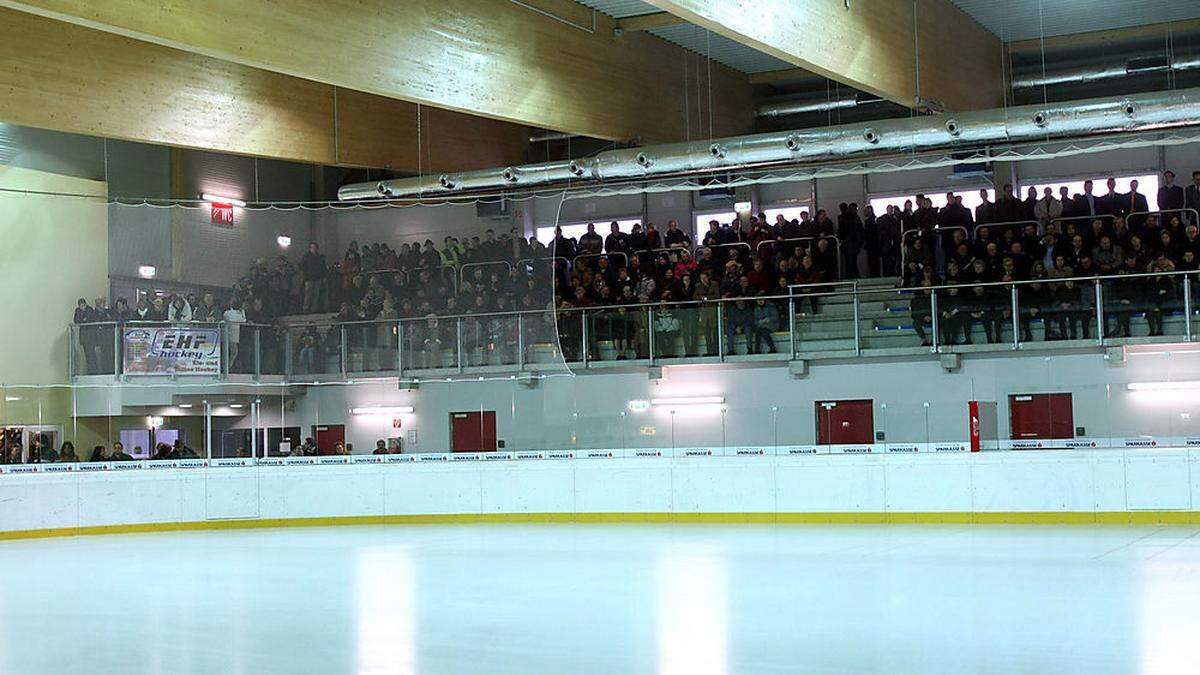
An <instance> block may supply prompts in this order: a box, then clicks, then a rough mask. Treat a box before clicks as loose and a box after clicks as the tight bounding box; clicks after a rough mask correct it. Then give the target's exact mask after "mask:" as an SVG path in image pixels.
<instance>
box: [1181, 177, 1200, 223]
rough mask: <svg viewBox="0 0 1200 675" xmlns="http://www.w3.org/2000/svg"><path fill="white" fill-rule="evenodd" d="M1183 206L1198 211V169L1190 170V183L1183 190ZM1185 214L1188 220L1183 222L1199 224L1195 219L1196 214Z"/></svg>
mask: <svg viewBox="0 0 1200 675" xmlns="http://www.w3.org/2000/svg"><path fill="white" fill-rule="evenodd" d="M1183 208H1185V209H1192V210H1194V211H1198V212H1200V171H1193V172H1192V184H1191V185H1189V186H1187V189H1185V190H1184V191H1183ZM1186 215H1187V218H1188V220H1187V221H1185V222H1190V223H1192V224H1195V225H1200V223H1197V222H1196V221H1195V218H1196V214H1194V213H1191V212H1189V213H1187V214H1186Z"/></svg>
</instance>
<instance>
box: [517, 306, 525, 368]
mask: <svg viewBox="0 0 1200 675" xmlns="http://www.w3.org/2000/svg"><path fill="white" fill-rule="evenodd" d="M517 370H518V371H522V370H525V315H524V314H518V315H517Z"/></svg>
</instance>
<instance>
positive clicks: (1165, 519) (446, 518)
mask: <svg viewBox="0 0 1200 675" xmlns="http://www.w3.org/2000/svg"><path fill="white" fill-rule="evenodd" d="M483 523H612V524H620V523H626V524H635V523H677V524H688V523H696V524H725V523H744V524H781V525H784V524H794V525H820V524H833V525H837V524H846V525H872V524H874V525H881V524H939V523H941V524H981V525H982V524H987V525H1089V524H1095V525H1196V524H1200V511H1106V512H1081V511H1073V512H1055V511H1003V512H999V511H998V512H986V513H972V512H968V511H947V512H902V513H901V512H896V513H889V512H841V513H838V512H831V513H815V512H807V513H661V512H651V513H636V512H632V513H452V514H430V515H399V516H330V517H323V518H256V519H244V520H206V521H189V522H178V523H137V524H131V525H87V526H82V527H62V528H51V529H40V530H14V531H7V532H0V540H2V539H38V538H45V537H74V536H79V535H93V534H136V533H145V532H180V531H189V530H248V529H266V528H281V527H329V526H334V525H339V526H345V525H467V524H483Z"/></svg>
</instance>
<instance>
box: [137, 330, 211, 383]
mask: <svg viewBox="0 0 1200 675" xmlns="http://www.w3.org/2000/svg"><path fill="white" fill-rule="evenodd" d="M124 337H125V342H124V344H125V362H124V363H125V372H126V373H127V374H131V375H155V374H172V375H219V374H220V373H221V331H220V330H219V329H217V328H187V327H182V326H171V327H162V328H126V329H125V332H124Z"/></svg>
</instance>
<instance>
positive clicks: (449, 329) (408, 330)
mask: <svg viewBox="0 0 1200 675" xmlns="http://www.w3.org/2000/svg"><path fill="white" fill-rule="evenodd" d="M458 325H459V324H458V321H457V320H456V319H444V318H438V317H437V316H434V315H429V316H427V317H425V318H421V319H407V320H403V321H401V322H400V326H401V327H400V330H401V333H402V335H403V344H404V346H403V347H402V349H403V356H402V359H403V361H402V364H403V366H404V369H405V370H415V371H421V370H442V369H457V368H458V364H459V360H458V357H459V352H458Z"/></svg>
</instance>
